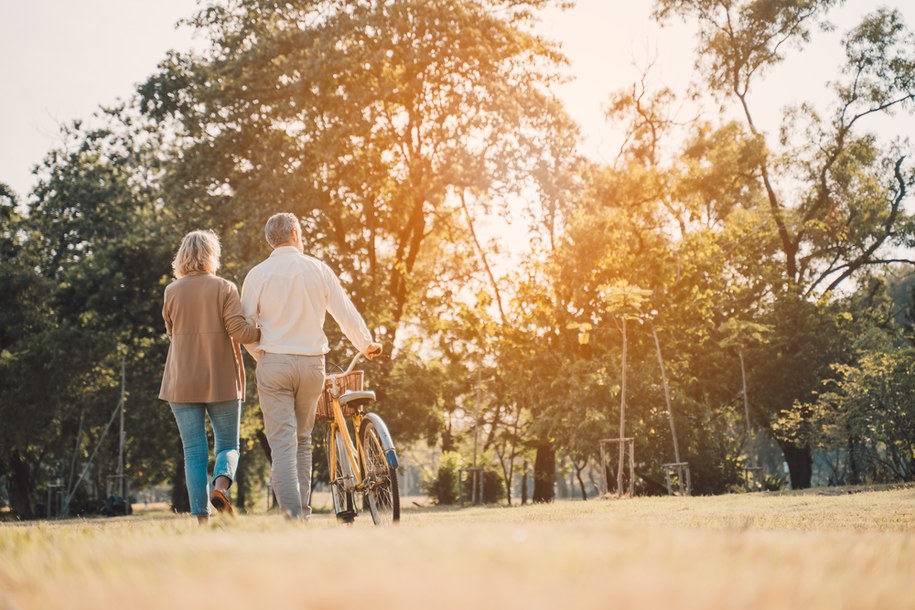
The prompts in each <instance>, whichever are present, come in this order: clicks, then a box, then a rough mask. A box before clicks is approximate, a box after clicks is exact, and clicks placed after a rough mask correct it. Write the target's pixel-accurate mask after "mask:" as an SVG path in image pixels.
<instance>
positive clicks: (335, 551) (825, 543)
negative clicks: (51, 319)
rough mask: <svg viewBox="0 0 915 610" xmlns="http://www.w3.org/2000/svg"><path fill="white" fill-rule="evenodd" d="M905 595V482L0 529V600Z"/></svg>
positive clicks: (807, 601) (650, 603)
mask: <svg viewBox="0 0 915 610" xmlns="http://www.w3.org/2000/svg"><path fill="white" fill-rule="evenodd" d="M204 606H206V607H210V608H262V609H264V610H268V609H269V610H275V609H283V608H309V609H318V610H322V609H336V608H363V609H371V608H430V609H438V608H442V609H451V608H501V609H508V608H532V609H540V608H542V609H547V608H549V609H564V608H570V609H572V608H629V609H634V608H640V609H641V608H673V607H677V608H697V609H698V608H703V609H706V608H713V609H714V608H830V609H831V608H880V609H884V608H915V487H906V488H901V489H895V490H885V491H860V492H858V493H838V492H835V491H834V490H833V491H832V493H829V494H827V493H825V491H823V492H820V493H817V492H815V491H814V492H808V493H803V494H745V495H732V496H719V497H702V498H666V497H664V498H636V499H631V500H599V501H588V502H557V503H555V504H552V505H546V506H543V505H541V506H525V507H515V508H510V509H509V508H474V509H464V510H446V509H422V508H414V509H413V510H409V511H406V512H405V514H404V516H403V522H402V523H401V524H400V525H399V526H396V527H392V528H388V529H378V528H375V527H373V526H372V525H371V520H370V519H368V518H367V517H365V518H362V520H361V522H359V523H357V524H356V525H355V526H352V527H343V526H338V525H337V524H336V523H335V522H334V521H333V520H332V517H330V516H329V515H317V516H316V517H314V518H312V520H311V521H310V522H309V523H308V524H307V525H303V524H293V523H287V522H285V521H284V520H283V519H282V518H280V517H278V516H276V515H259V516H248V517H240V518H238V519H236V520H234V521H230V520H225V519H223V520H220V519H215V520H214V522H213V524H212V525H211V526H210V527H208V528H198V527H196V525H194V524H193V523H192V521H191V519H190V518H188V517H180V516H173V515H169V514H165V513H163V514H158V515H156V514H149V515H146V516H134V517H127V518H120V519H107V520H103V519H93V520H81V521H66V522H43V523H37V524H36V523H29V524H5V525H2V526H0V609H2V610H12V609H17V610H18V609H22V610H25V609H32V608H42V609H43V608H68V609H83V608H86V609H89V608H93V609H98V608H116V607H119V608H130V609H135V608H190V607H204Z"/></svg>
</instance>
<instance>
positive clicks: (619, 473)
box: [616, 315, 627, 498]
mask: <svg viewBox="0 0 915 610" xmlns="http://www.w3.org/2000/svg"><path fill="white" fill-rule="evenodd" d="M626 339H627V337H626V316H625V315H624V316H623V362H622V365H623V366H622V369H623V371H622V381H621V383H620V461H619V465H618V466H617V470H616V497H617V498H619V497H622V494H623V461H624V460H625V458H626V448H625V446H624V445H623V442H622V440H623V439H624V438H625V436H626V347H627V345H626Z"/></svg>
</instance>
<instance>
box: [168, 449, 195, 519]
mask: <svg viewBox="0 0 915 610" xmlns="http://www.w3.org/2000/svg"><path fill="white" fill-rule="evenodd" d="M172 510H173V511H175V512H176V513H189V512H191V499H190V498H189V497H188V495H187V479H186V478H185V476H184V453H183V452H182V454H181V459H179V460H175V472H174V474H173V475H172Z"/></svg>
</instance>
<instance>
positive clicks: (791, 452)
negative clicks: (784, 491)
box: [779, 441, 813, 489]
mask: <svg viewBox="0 0 915 610" xmlns="http://www.w3.org/2000/svg"><path fill="white" fill-rule="evenodd" d="M779 445H780V446H781V448H782V453H783V454H784V455H785V461H786V462H787V463H788V473H789V476H790V478H791V489H807V488H809V487H810V484H811V480H812V479H813V457H812V456H811V454H810V446H809V445H804V446H803V447H798V446H797V445H795V444H793V443H788V442H785V441H779Z"/></svg>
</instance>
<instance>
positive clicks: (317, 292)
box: [241, 246, 372, 360]
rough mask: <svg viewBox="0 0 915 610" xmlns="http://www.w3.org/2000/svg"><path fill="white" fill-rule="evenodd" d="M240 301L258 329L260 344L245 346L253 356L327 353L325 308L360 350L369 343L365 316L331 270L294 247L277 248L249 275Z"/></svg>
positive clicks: (370, 340) (328, 348)
mask: <svg viewBox="0 0 915 610" xmlns="http://www.w3.org/2000/svg"><path fill="white" fill-rule="evenodd" d="M241 305H242V310H243V311H244V314H245V317H246V318H247V319H248V320H249V321H251V322H254V323H255V324H257V326H259V327H260V329H261V340H260V343H258V344H256V345H246V346H245V349H247V350H248V352H249V353H250V354H251V355H252V356H254V359H255V360H257V359H259V358H260V352H268V353H272V354H296V355H302V356H318V355H323V354H326V353H327V352H329V351H330V345H329V344H328V342H327V335H325V334H324V319H325V312H330V315H331V316H333V318H334V320H336V321H337V323H338V324H339V325H340V328H341V329H342V330H343V334H345V335H346V336H347V338H349V340H350V341H352V343H353V345H354V346H355V347H356V349H358V350H359V351H360V352H361V351H364V350H365V348H366V347H368V346H369V344H370V343H371V342H372V334H371V333H370V332H369V329H368V327H367V326H366V324H365V320H363V319H362V316H361V315H359V312H358V311H356V307H355V306H354V305H353V303H352V301H350V300H349V297H347V296H346V293H344V292H343V287H342V286H340V280H339V279H338V278H337V276H336V274H334V272H333V271H331V269H330V267H328V266H327V265H326V264H324V263H323V262H321V261H319V260H317V259H315V258H312V257H310V256H306V255H305V254H302V253H301V252H299V251H298V249H296V248H295V247H293V246H282V247H279V248H276V249H275V250H274V251H273V252H272V253H271V254H270V256H269V257H268V258H267V259H266V260H264V261H263V262H261V263H260V264H259V265H257V266H256V267H254V268H253V269H252V270H251V271H250V272H249V273H248V276H247V277H246V278H245V282H244V284H243V285H242V289H241Z"/></svg>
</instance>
